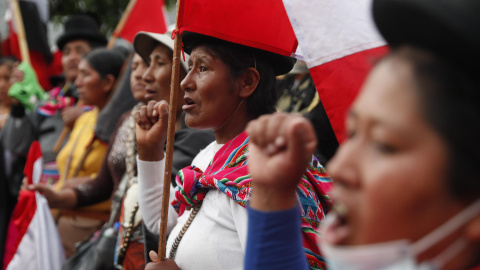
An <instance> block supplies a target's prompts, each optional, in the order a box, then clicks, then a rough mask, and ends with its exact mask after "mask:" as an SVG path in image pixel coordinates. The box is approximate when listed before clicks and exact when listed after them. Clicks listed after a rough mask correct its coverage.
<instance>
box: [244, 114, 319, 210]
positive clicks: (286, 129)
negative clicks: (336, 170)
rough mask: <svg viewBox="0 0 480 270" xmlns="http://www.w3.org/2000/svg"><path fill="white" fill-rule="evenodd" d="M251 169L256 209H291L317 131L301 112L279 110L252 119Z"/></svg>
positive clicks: (310, 156) (249, 128)
mask: <svg viewBox="0 0 480 270" xmlns="http://www.w3.org/2000/svg"><path fill="white" fill-rule="evenodd" d="M246 131H247V133H248V134H249V135H250V140H251V142H250V146H249V156H248V169H249V172H250V174H251V176H252V183H253V192H252V199H251V201H250V206H251V207H252V208H255V209H257V210H264V211H275V210H284V209H289V208H292V207H294V206H295V204H296V187H297V185H298V183H299V181H300V179H301V177H302V175H303V174H304V173H305V170H306V166H307V164H308V162H309V161H310V159H311V158H312V154H313V152H314V150H315V147H316V145H317V139H316V136H315V131H314V130H313V127H312V125H311V124H310V123H309V121H308V120H307V119H306V118H304V117H302V116H300V115H293V114H286V113H276V114H273V115H266V116H262V117H260V118H259V119H257V120H254V121H252V122H250V123H249V124H248V126H247V129H246Z"/></svg>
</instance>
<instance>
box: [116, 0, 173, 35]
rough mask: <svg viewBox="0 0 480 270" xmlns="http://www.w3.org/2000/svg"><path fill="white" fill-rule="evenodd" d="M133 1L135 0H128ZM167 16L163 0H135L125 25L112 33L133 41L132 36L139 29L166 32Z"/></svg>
mask: <svg viewBox="0 0 480 270" xmlns="http://www.w3.org/2000/svg"><path fill="white" fill-rule="evenodd" d="M130 1H135V0H130ZM167 25H168V21H167V16H166V12H165V3H164V1H163V0H136V2H135V5H134V6H133V8H132V11H131V12H130V14H128V18H127V21H126V22H125V25H124V26H123V27H122V29H120V30H119V31H117V32H115V33H113V35H114V36H116V37H121V38H123V39H126V40H128V41H129V42H130V43H132V42H133V38H134V37H135V35H136V34H137V33H138V32H140V31H146V32H153V33H159V34H163V33H165V32H167Z"/></svg>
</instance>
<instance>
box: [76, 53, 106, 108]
mask: <svg viewBox="0 0 480 270" xmlns="http://www.w3.org/2000/svg"><path fill="white" fill-rule="evenodd" d="M78 69H79V73H78V76H77V79H76V80H75V86H76V87H77V88H78V89H77V90H78V98H79V100H81V101H82V102H83V104H84V105H90V106H97V107H102V106H103V105H104V104H105V103H106V101H107V99H108V96H109V93H110V90H111V88H112V78H113V75H107V76H111V78H107V77H106V78H102V77H101V76H100V74H99V73H98V71H96V70H95V69H93V68H92V67H91V66H90V64H89V63H88V62H87V61H86V60H84V59H82V60H81V61H80V64H78Z"/></svg>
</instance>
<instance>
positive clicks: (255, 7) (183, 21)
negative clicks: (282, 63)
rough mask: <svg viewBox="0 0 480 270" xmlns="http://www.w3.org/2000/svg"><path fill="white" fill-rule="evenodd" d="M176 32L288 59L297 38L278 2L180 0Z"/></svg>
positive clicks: (261, 0) (270, 0)
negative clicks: (245, 47) (198, 35)
mask: <svg viewBox="0 0 480 270" xmlns="http://www.w3.org/2000/svg"><path fill="white" fill-rule="evenodd" d="M177 23H178V28H179V30H180V33H182V32H183V31H191V32H195V33H199V34H204V35H209V36H212V37H216V38H220V39H223V40H227V41H230V42H234V43H238V44H242V45H246V46H250V47H254V48H258V49H262V50H266V51H271V52H274V53H278V54H282V55H286V56H290V55H291V54H292V52H295V50H296V48H297V45H298V43H297V39H296V37H295V34H294V32H293V29H292V26H291V25H290V21H289V19H288V16H287V13H286V11H285V8H284V7H283V4H282V1H279V0H236V1H225V0H208V1H205V0H182V1H181V2H180V10H179V15H178V22H177Z"/></svg>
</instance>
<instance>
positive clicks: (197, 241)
mask: <svg viewBox="0 0 480 270" xmlns="http://www.w3.org/2000/svg"><path fill="white" fill-rule="evenodd" d="M221 147H222V145H220V144H218V143H216V142H212V143H211V144H210V145H208V146H207V147H206V148H205V149H203V150H202V151H200V153H199V154H198V155H197V156H196V157H195V159H194V160H193V162H192V165H195V166H197V167H199V168H200V169H201V170H203V171H204V170H205V169H206V168H207V166H208V164H209V163H210V161H211V160H212V159H213V157H214V155H215V153H216V152H217V151H218V150H219V149H220V148H221ZM137 166H138V180H139V181H138V182H139V195H138V198H139V205H140V211H142V216H143V220H144V222H145V225H146V226H147V228H148V229H149V230H151V231H152V232H158V231H159V230H160V206H161V203H162V189H163V170H164V167H165V164H164V161H163V160H162V161H158V162H145V161H141V160H138V158H137ZM173 198H174V190H173V188H171V189H170V201H172V200H173ZM190 212H191V211H185V213H184V214H183V215H182V216H181V217H179V218H178V215H177V213H176V212H175V210H174V209H173V207H172V206H170V207H169V213H168V214H169V218H168V226H167V231H168V232H171V233H170V236H169V238H168V241H167V256H168V255H169V253H170V249H171V247H172V244H173V242H174V240H175V238H176V237H177V235H178V233H179V232H180V230H181V229H182V227H183V225H184V224H185V222H186V220H187V219H188V217H189V215H190ZM172 228H173V229H172ZM246 240H247V211H246V209H245V208H243V207H242V206H240V205H238V204H236V203H235V202H234V201H233V200H232V199H230V198H228V197H227V196H226V195H225V194H223V193H221V192H220V191H218V190H214V189H211V190H209V191H208V193H207V195H206V196H205V199H204V200H203V203H202V207H201V208H200V210H199V211H198V213H197V215H196V217H195V218H194V220H193V222H192V224H191V225H190V227H189V228H188V230H187V232H186V233H185V235H184V236H183V239H182V240H181V241H180V245H179V246H178V249H177V253H176V256H175V262H176V263H177V265H178V266H179V267H180V269H183V270H189V269H239V270H240V269H243V257H244V254H245V244H246Z"/></svg>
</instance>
